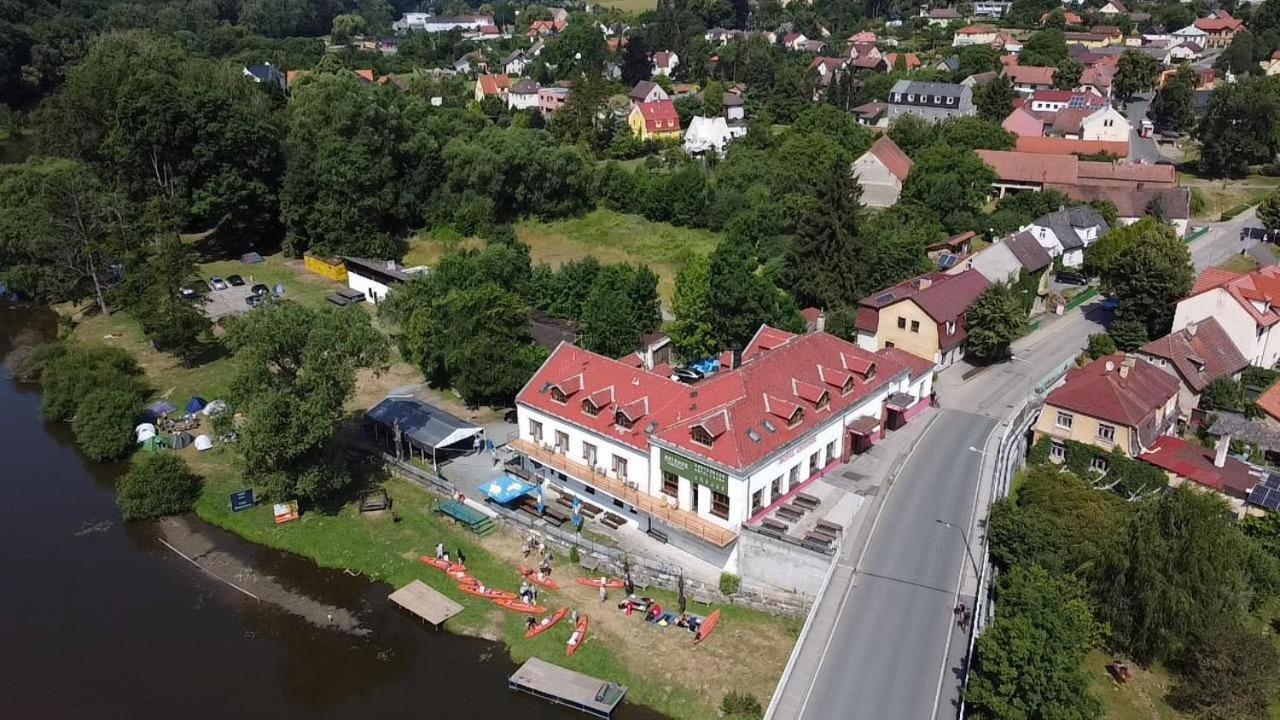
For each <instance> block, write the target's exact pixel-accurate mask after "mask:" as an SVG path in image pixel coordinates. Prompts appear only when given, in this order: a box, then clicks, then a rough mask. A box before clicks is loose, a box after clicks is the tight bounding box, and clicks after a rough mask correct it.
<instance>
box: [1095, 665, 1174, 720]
mask: <svg viewBox="0 0 1280 720" xmlns="http://www.w3.org/2000/svg"><path fill="white" fill-rule="evenodd" d="M1113 659H1114V658H1112V657H1111V656H1109V655H1107V654H1105V653H1103V652H1102V651H1101V650H1093V651H1092V652H1090V653H1089V654H1088V655H1087V656H1085V661H1084V662H1085V670H1086V671H1087V672H1088V673H1089V679H1090V681H1091V682H1090V687H1091V689H1092V690H1093V694H1094V695H1096V696H1097V697H1098V699H1099V700H1101V701H1102V705H1103V713H1102V716H1103V717H1104V718H1106V720H1187V716H1185V715H1182V714H1181V713H1178V712H1175V711H1174V710H1173V709H1172V708H1170V707H1169V704H1168V703H1167V702H1165V700H1164V697H1165V695H1166V694H1167V693H1168V692H1169V688H1170V687H1172V685H1173V681H1172V680H1171V679H1170V678H1169V673H1168V672H1167V671H1166V670H1164V668H1161V667H1158V666H1157V667H1151V668H1147V669H1142V668H1139V667H1138V666H1137V665H1135V664H1134V663H1129V669H1130V670H1131V671H1132V672H1133V678H1131V679H1130V680H1129V681H1128V682H1127V683H1125V684H1124V685H1119V684H1117V683H1116V682H1115V681H1113V680H1112V679H1111V675H1109V674H1108V673H1107V668H1106V666H1107V663H1109V662H1111V661H1112V660H1113Z"/></svg>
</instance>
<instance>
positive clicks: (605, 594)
mask: <svg viewBox="0 0 1280 720" xmlns="http://www.w3.org/2000/svg"><path fill="white" fill-rule="evenodd" d="M604 583H605V578H603V577H602V578H600V602H604V601H605V600H608V599H609V591H608V589H606V588H605V586H604Z"/></svg>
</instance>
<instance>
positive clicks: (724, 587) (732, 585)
mask: <svg viewBox="0 0 1280 720" xmlns="http://www.w3.org/2000/svg"><path fill="white" fill-rule="evenodd" d="M741 589H742V578H740V577H738V576H737V575H734V574H733V573H727V572H726V573H720V594H721V595H733V594H736V593H737V592H738V591H739V590H741Z"/></svg>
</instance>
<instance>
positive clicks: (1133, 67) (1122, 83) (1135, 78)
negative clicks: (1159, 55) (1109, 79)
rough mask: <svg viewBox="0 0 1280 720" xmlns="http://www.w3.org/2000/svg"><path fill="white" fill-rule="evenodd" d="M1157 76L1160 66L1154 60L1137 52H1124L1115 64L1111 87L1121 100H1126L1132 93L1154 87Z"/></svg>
mask: <svg viewBox="0 0 1280 720" xmlns="http://www.w3.org/2000/svg"><path fill="white" fill-rule="evenodd" d="M1159 76H1160V64H1159V63H1157V62H1156V59H1155V58H1153V57H1151V56H1150V55H1147V54H1146V53H1144V52H1140V51H1138V50H1126V51H1125V52H1124V54H1123V55H1121V56H1120V60H1119V62H1117V63H1116V76H1115V80H1114V82H1113V87H1114V89H1115V93H1116V95H1117V96H1118V97H1119V98H1120V99H1121V100H1127V99H1129V98H1130V97H1132V96H1133V95H1134V93H1139V92H1142V91H1144V90H1150V89H1151V88H1153V87H1155V84H1156V78H1158V77H1159Z"/></svg>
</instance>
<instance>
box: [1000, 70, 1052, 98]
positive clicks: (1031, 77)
mask: <svg viewBox="0 0 1280 720" xmlns="http://www.w3.org/2000/svg"><path fill="white" fill-rule="evenodd" d="M1056 72H1057V69H1056V68H1051V67H1034V66H1030V65H1025V66H1024V65H1006V66H1005V68H1004V75H1005V77H1007V78H1009V81H1010V82H1012V83H1013V89H1014V90H1017V91H1018V92H1019V93H1020V94H1022V95H1031V94H1032V93H1034V92H1037V91H1039V90H1052V89H1053V76H1054V74H1055V73H1056Z"/></svg>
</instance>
